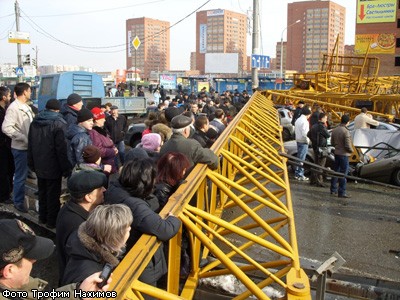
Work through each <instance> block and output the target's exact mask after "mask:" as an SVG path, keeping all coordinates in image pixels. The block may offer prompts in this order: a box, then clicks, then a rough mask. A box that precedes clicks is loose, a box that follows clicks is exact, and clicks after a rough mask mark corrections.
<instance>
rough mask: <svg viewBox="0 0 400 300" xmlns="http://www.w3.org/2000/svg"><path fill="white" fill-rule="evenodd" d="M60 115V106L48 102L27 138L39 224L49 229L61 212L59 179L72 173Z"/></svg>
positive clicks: (33, 123) (63, 121)
mask: <svg viewBox="0 0 400 300" xmlns="http://www.w3.org/2000/svg"><path fill="white" fill-rule="evenodd" d="M59 111H60V102H59V101H58V100H56V99H50V100H48V101H47V103H46V109H45V110H43V111H42V112H40V113H39V115H38V116H37V117H36V118H35V119H34V120H33V122H32V123H31V127H30V129H29V135H28V166H29V168H30V169H31V170H32V171H34V172H35V173H36V175H37V180H38V190H39V222H40V223H42V224H46V227H47V228H51V229H53V228H55V227H56V220H57V214H58V211H59V210H60V195H61V179H62V176H64V177H68V176H69V174H70V173H71V169H72V166H71V164H70V163H69V161H68V155H67V141H66V137H65V132H66V131H67V122H66V121H65V120H64V119H63V117H62V116H61V114H59Z"/></svg>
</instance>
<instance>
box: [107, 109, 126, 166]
mask: <svg viewBox="0 0 400 300" xmlns="http://www.w3.org/2000/svg"><path fill="white" fill-rule="evenodd" d="M104 127H105V128H106V129H107V131H108V133H109V134H110V137H111V139H112V141H113V142H114V145H115V147H116V148H117V149H118V156H116V157H115V159H116V160H115V165H116V166H118V157H119V160H120V162H121V165H123V164H124V162H125V143H124V137H125V133H126V129H127V121H126V118H125V116H123V115H120V114H119V113H118V106H115V105H113V106H111V115H110V116H108V117H107V118H106V122H105V124H104Z"/></svg>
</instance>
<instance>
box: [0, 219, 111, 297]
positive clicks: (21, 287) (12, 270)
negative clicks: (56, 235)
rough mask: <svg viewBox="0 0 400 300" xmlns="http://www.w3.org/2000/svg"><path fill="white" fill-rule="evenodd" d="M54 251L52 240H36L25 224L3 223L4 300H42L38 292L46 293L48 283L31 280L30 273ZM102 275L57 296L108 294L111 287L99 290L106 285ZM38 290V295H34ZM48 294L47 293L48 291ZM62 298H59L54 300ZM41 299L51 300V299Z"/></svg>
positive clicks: (0, 290) (0, 282)
mask: <svg viewBox="0 0 400 300" xmlns="http://www.w3.org/2000/svg"><path fill="white" fill-rule="evenodd" d="M53 251H54V244H53V241H52V240H50V239H47V238H44V237H40V236H36V235H35V233H34V232H33V230H32V229H31V228H30V227H29V226H28V225H26V224H25V223H23V222H22V221H20V220H17V219H2V220H0V299H1V300H3V299H26V298H27V299H34V298H35V299H39V298H40V297H38V291H39V292H43V291H44V290H45V288H46V286H47V282H46V281H44V280H41V279H39V278H32V277H30V273H31V271H32V267H33V264H34V263H35V262H36V261H37V260H42V259H45V258H48V257H49V256H50V255H51V254H52V253H53ZM99 275H100V272H97V273H94V274H93V275H91V276H89V277H88V278H86V279H85V280H84V281H82V283H80V284H79V285H78V284H77V283H73V284H69V285H66V286H63V287H61V288H59V289H57V290H56V291H55V292H57V291H65V292H68V293H69V297H67V298H69V299H78V298H75V296H74V290H75V289H77V288H78V289H80V290H82V291H101V290H103V291H106V290H107V289H108V287H109V286H108V284H107V285H106V286H104V287H103V288H102V289H99V288H98V287H97V283H100V282H102V279H101V278H100V277H99ZM109 282H110V281H109ZM109 282H108V283H109ZM35 290H36V292H34V291H35ZM48 290H49V289H46V291H48ZM17 291H20V293H18V295H16V292H17ZM49 291H52V290H49ZM35 293H36V296H35ZM61 297H62V296H56V297H54V298H53V299H59V298H61ZM41 299H51V298H50V296H49V295H47V296H44V297H41Z"/></svg>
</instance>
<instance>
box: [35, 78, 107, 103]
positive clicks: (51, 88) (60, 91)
mask: <svg viewBox="0 0 400 300" xmlns="http://www.w3.org/2000/svg"><path fill="white" fill-rule="evenodd" d="M72 93H76V94H78V95H80V96H81V97H82V99H83V103H84V105H85V106H86V107H87V108H88V109H92V108H93V107H95V106H97V107H100V105H101V101H102V99H103V98H104V96H105V93H104V85H103V81H102V78H101V76H100V75H98V74H95V73H90V72H84V71H73V72H64V73H57V74H47V75H43V76H41V80H40V86H39V93H38V109H39V111H41V110H43V109H44V108H45V106H46V102H47V101H48V100H49V99H57V100H59V101H60V102H61V105H63V104H64V103H66V102H67V98H68V96H69V95H70V94H72Z"/></svg>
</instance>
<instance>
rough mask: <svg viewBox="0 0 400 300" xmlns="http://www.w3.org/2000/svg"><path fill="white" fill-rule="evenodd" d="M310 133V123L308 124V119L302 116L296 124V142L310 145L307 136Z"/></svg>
mask: <svg viewBox="0 0 400 300" xmlns="http://www.w3.org/2000/svg"><path fill="white" fill-rule="evenodd" d="M309 131H310V123H308V120H307V117H306V116H305V115H301V116H300V117H299V118H298V119H297V120H296V123H295V126H294V132H295V135H296V142H297V143H302V144H308V143H309V138H308V136H307V134H308V132H309Z"/></svg>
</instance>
